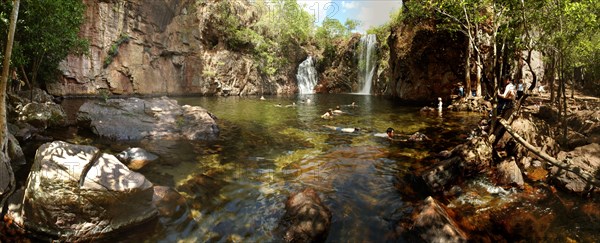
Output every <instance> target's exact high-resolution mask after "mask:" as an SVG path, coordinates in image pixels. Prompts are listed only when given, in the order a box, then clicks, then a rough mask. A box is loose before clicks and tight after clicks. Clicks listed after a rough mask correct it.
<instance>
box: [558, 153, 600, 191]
mask: <svg viewBox="0 0 600 243" xmlns="http://www.w3.org/2000/svg"><path fill="white" fill-rule="evenodd" d="M557 159H558V160H559V161H565V166H566V167H568V168H570V169H571V170H572V171H575V172H576V173H577V174H578V175H576V174H574V173H573V172H570V171H567V170H564V169H561V168H559V167H557V166H551V167H550V174H551V178H552V181H553V182H554V183H555V184H557V185H559V186H561V187H563V188H565V189H567V190H569V191H572V192H577V193H585V192H588V191H595V192H598V191H600V189H598V188H597V187H595V186H593V185H592V184H590V183H589V182H588V181H587V180H585V179H583V178H581V176H583V177H585V178H588V179H592V178H598V176H597V175H598V170H600V145H599V144H597V143H592V144H588V145H586V146H581V147H578V148H576V149H574V150H573V151H570V152H565V151H562V152H560V153H559V154H558V158H557Z"/></svg>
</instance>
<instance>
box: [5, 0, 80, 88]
mask: <svg viewBox="0 0 600 243" xmlns="http://www.w3.org/2000/svg"><path fill="white" fill-rule="evenodd" d="M11 4H12V1H2V2H1V3H0V8H1V10H2V11H1V12H2V13H3V14H2V15H0V18H2V21H0V33H6V32H7V27H8V26H7V24H8V21H6V17H7V15H6V14H5V13H10V11H8V9H10V8H11V7H12V6H11ZM84 11H85V5H84V4H83V2H82V1H80V0H52V1H39V0H21V5H20V11H19V21H18V24H17V31H16V33H15V48H14V49H13V54H12V65H14V66H23V67H24V68H25V70H26V72H27V74H28V76H30V80H31V81H32V82H36V77H37V76H42V77H44V79H49V78H50V77H53V75H54V74H55V73H56V72H57V70H58V64H59V62H61V61H62V60H64V59H65V57H66V56H67V55H68V54H70V53H79V54H84V53H86V51H87V47H88V42H87V40H84V39H82V38H80V37H79V35H78V34H79V27H80V26H81V24H82V23H83V21H84ZM4 45H5V42H0V46H1V48H2V49H3V50H4Z"/></svg>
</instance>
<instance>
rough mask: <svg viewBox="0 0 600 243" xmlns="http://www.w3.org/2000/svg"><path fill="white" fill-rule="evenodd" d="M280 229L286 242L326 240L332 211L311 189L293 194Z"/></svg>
mask: <svg viewBox="0 0 600 243" xmlns="http://www.w3.org/2000/svg"><path fill="white" fill-rule="evenodd" d="M285 211H286V212H285V215H284V216H283V218H282V219H281V223H280V226H279V227H280V230H282V234H283V239H284V240H285V241H286V242H315V241H317V242H318V241H325V240H326V239H327V233H328V232H329V226H330V225H331V211H329V209H328V208H327V207H326V206H325V205H324V204H323V202H322V201H321V199H320V198H319V195H317V193H316V192H315V191H314V190H313V189H311V188H307V189H304V190H303V191H302V192H299V193H296V194H294V195H292V196H291V197H290V198H289V199H288V200H287V202H286V203H285Z"/></svg>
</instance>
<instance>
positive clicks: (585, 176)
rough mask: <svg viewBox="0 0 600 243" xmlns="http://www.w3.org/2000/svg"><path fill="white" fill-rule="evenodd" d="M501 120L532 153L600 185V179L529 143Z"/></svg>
mask: <svg viewBox="0 0 600 243" xmlns="http://www.w3.org/2000/svg"><path fill="white" fill-rule="evenodd" d="M498 121H499V122H500V124H501V125H502V126H503V127H504V129H506V131H507V132H508V133H509V134H510V135H511V136H512V137H513V138H514V139H515V140H516V141H517V142H519V143H520V144H521V145H523V146H524V147H525V148H527V149H528V150H529V151H531V152H532V153H534V154H535V155H537V156H538V157H540V158H542V159H544V160H545V161H547V162H548V163H550V164H552V165H554V166H556V167H558V168H560V169H562V170H565V171H568V172H571V173H573V174H574V175H577V176H578V177H580V178H581V179H583V180H584V181H586V182H588V183H590V184H592V185H594V186H595V187H600V181H598V179H596V178H594V177H592V176H589V175H582V174H581V173H580V172H578V171H576V170H578V168H571V167H569V166H568V165H566V163H565V162H564V161H562V162H561V161H558V160H557V159H555V158H554V157H552V156H550V155H548V154H546V153H544V152H543V151H541V150H539V149H538V148H536V147H535V146H533V145H531V144H530V143H528V142H527V141H525V139H523V137H521V136H519V134H517V133H515V131H513V130H512V128H511V127H510V125H508V123H507V122H506V120H504V119H502V118H500V119H499V120H498Z"/></svg>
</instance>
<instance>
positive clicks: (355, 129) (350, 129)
mask: <svg viewBox="0 0 600 243" xmlns="http://www.w3.org/2000/svg"><path fill="white" fill-rule="evenodd" d="M323 127H325V128H329V129H331V130H336V131H338V132H347V133H355V132H360V128H358V127H335V126H329V125H323Z"/></svg>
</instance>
